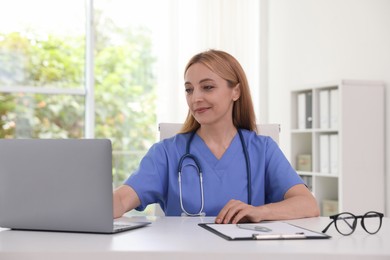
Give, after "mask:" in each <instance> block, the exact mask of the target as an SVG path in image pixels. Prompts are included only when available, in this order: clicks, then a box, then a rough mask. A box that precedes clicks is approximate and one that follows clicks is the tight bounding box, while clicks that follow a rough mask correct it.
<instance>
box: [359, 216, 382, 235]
mask: <svg viewBox="0 0 390 260" xmlns="http://www.w3.org/2000/svg"><path fill="white" fill-rule="evenodd" d="M363 225H364V228H365V230H366V231H367V232H368V233H370V234H375V233H376V232H378V231H379V229H380V227H381V217H380V215H379V214H378V213H376V212H368V213H366V214H365V215H364V219H363Z"/></svg>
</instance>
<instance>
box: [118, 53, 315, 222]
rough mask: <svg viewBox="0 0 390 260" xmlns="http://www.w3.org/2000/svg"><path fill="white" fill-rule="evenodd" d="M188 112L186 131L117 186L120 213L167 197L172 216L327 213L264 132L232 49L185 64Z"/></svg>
mask: <svg viewBox="0 0 390 260" xmlns="http://www.w3.org/2000/svg"><path fill="white" fill-rule="evenodd" d="M184 81H185V82H184V90H185V93H186V100H187V104H188V108H189V111H188V115H187V118H186V120H185V122H184V125H183V128H182V129H181V131H180V133H178V134H177V135H175V136H174V137H172V138H168V139H165V140H163V141H161V142H158V143H156V144H154V145H153V146H152V147H151V148H150V150H149V151H148V153H147V154H146V155H145V157H144V158H143V159H142V161H141V163H140V166H139V168H138V169H137V170H136V172H135V173H133V174H132V175H131V176H130V177H129V178H128V179H127V181H126V182H125V183H124V184H123V185H122V186H120V187H119V188H118V189H116V190H115V191H114V216H115V217H120V216H122V215H123V214H124V213H125V212H127V211H129V210H132V209H137V210H143V209H145V207H146V206H147V205H149V204H152V203H159V204H160V206H161V208H162V209H163V211H164V212H165V214H166V215H167V216H180V215H187V216H199V215H207V216H215V217H216V218H215V222H216V223H238V222H260V221H262V220H282V219H293V218H303V217H314V216H318V215H319V209H318V206H317V202H316V200H315V198H314V197H313V195H312V194H311V192H310V191H309V190H308V189H307V187H306V186H305V185H304V183H303V182H302V180H301V178H300V177H299V176H298V174H297V173H296V172H295V171H294V169H293V168H292V167H291V165H290V163H289V162H288V160H287V159H286V157H285V156H284V154H283V153H282V151H281V150H280V148H279V147H278V145H277V144H276V143H275V142H274V141H273V140H272V139H271V138H270V137H266V136H261V135H257V134H256V120H255V113H254V109H253V103H252V99H251V95H250V89H249V85H248V81H247V78H246V76H245V73H244V71H243V69H242V67H241V65H240V64H239V62H238V61H237V60H236V59H235V58H234V57H233V56H231V55H230V54H228V53H226V52H223V51H219V50H208V51H205V52H201V53H199V54H196V55H195V56H194V57H192V59H191V60H190V61H189V62H188V64H187V66H186V67H185V71H184Z"/></svg>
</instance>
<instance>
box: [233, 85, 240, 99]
mask: <svg viewBox="0 0 390 260" xmlns="http://www.w3.org/2000/svg"><path fill="white" fill-rule="evenodd" d="M240 96H241V86H240V83H237V85H236V86H234V88H233V101H237V100H238V99H239V98H240Z"/></svg>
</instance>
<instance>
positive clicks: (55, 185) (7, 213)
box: [0, 139, 150, 234]
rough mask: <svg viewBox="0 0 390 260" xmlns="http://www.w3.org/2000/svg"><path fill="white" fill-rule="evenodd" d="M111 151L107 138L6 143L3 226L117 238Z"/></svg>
mask: <svg viewBox="0 0 390 260" xmlns="http://www.w3.org/2000/svg"><path fill="white" fill-rule="evenodd" d="M112 192H113V185H112V147H111V141H110V140H108V139H1V140H0V227H3V228H10V229H22V230H40V231H69V232H87V233H106V234H112V233H117V232H121V231H126V230H132V229H135V228H140V227H144V226H146V225H148V224H150V222H146V221H145V222H143V221H141V222H131V223H128V221H126V222H124V221H122V222H121V223H120V225H118V226H119V227H114V222H115V221H113V219H114V218H113V193H112Z"/></svg>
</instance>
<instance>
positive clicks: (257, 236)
mask: <svg viewBox="0 0 390 260" xmlns="http://www.w3.org/2000/svg"><path fill="white" fill-rule="evenodd" d="M252 238H253V239H256V240H274V239H303V238H306V236H305V235H304V234H301V233H296V234H285V235H284V234H273V235H261V234H253V235H252Z"/></svg>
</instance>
